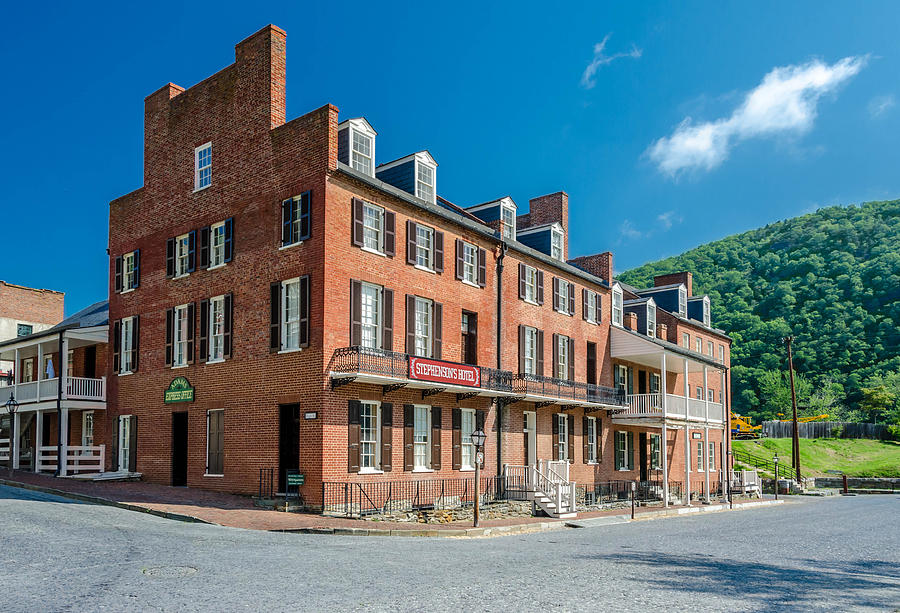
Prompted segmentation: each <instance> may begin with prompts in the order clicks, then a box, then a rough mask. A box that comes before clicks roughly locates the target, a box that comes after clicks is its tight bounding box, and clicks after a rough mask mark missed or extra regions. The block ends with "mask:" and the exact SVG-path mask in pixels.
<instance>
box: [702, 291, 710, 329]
mask: <svg viewBox="0 0 900 613" xmlns="http://www.w3.org/2000/svg"><path fill="white" fill-rule="evenodd" d="M709 306H710V305H709V297H704V298H703V325H704V326H706V327H707V328H708V327H709V324H710V314H709Z"/></svg>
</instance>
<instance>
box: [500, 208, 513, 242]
mask: <svg viewBox="0 0 900 613" xmlns="http://www.w3.org/2000/svg"><path fill="white" fill-rule="evenodd" d="M500 212H501V219H502V220H503V240H505V241H514V240H516V209H515V208H514V207H512V206H509V205H507V204H504V205H503V206H502V207H501V208H500Z"/></svg>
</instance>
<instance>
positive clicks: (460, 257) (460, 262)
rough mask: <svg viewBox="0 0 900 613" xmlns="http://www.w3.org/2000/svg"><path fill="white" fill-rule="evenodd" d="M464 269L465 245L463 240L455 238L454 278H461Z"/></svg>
mask: <svg viewBox="0 0 900 613" xmlns="http://www.w3.org/2000/svg"><path fill="white" fill-rule="evenodd" d="M464 269H465V246H464V245H463V242H462V241H461V240H459V239H456V278H457V279H458V280H461V279H462V278H463V270H464Z"/></svg>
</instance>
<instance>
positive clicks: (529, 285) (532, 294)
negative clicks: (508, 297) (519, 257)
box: [525, 265, 538, 304]
mask: <svg viewBox="0 0 900 613" xmlns="http://www.w3.org/2000/svg"><path fill="white" fill-rule="evenodd" d="M525 302H527V303H529V304H537V303H538V302H537V268H535V267H534V266H528V265H526V266H525Z"/></svg>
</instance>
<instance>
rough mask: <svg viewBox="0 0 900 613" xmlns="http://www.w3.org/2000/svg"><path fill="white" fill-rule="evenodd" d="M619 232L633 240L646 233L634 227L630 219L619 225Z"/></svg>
mask: <svg viewBox="0 0 900 613" xmlns="http://www.w3.org/2000/svg"><path fill="white" fill-rule="evenodd" d="M619 234H621V235H622V236H624V237H625V238H628V239H631V240H637V239H639V238H641V237H642V236H643V235H644V234H643V232H641V231H640V230H638V229H637V228H635V227H634V224H633V223H631V220H630V219H626V220H624V221H623V222H622V224H621V225H620V226H619Z"/></svg>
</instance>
